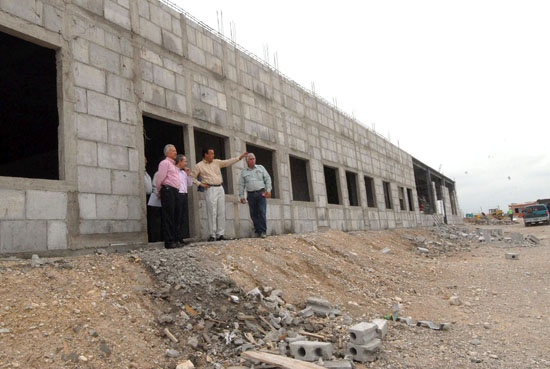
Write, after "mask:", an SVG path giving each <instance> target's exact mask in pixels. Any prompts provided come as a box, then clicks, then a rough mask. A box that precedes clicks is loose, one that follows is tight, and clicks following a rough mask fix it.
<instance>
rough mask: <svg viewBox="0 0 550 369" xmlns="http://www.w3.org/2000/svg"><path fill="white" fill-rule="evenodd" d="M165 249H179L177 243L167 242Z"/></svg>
mask: <svg viewBox="0 0 550 369" xmlns="http://www.w3.org/2000/svg"><path fill="white" fill-rule="evenodd" d="M164 247H166V248H167V249H177V248H178V243H177V242H165V243H164Z"/></svg>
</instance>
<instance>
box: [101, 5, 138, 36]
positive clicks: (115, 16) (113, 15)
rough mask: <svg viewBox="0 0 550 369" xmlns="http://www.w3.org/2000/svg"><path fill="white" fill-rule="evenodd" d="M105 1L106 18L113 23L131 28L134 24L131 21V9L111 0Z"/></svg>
mask: <svg viewBox="0 0 550 369" xmlns="http://www.w3.org/2000/svg"><path fill="white" fill-rule="evenodd" d="M104 1H105V8H104V10H105V18H106V19H108V20H110V21H111V22H113V23H116V24H118V25H119V26H121V27H124V28H126V29H127V30H130V29H131V28H132V25H131V23H130V11H129V10H128V9H126V8H123V7H122V6H119V5H118V4H115V3H114V2H112V1H110V0H104Z"/></svg>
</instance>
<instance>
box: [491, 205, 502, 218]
mask: <svg viewBox="0 0 550 369" xmlns="http://www.w3.org/2000/svg"><path fill="white" fill-rule="evenodd" d="M488 215H489V216H490V217H491V218H495V219H504V212H503V211H502V210H500V209H499V208H496V209H489V214H488Z"/></svg>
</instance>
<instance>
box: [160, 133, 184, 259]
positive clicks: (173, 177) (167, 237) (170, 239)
mask: <svg viewBox="0 0 550 369" xmlns="http://www.w3.org/2000/svg"><path fill="white" fill-rule="evenodd" d="M164 155H165V156H166V159H164V160H163V161H161V162H160V163H159V170H158V173H157V182H156V185H157V191H158V192H157V196H159V197H160V202H161V204H162V235H163V236H164V246H165V247H166V248H167V249H175V248H178V247H182V246H183V245H182V244H180V243H179V242H178V238H177V236H178V224H179V213H180V210H179V201H178V196H179V195H178V194H179V188H180V186H181V180H180V175H179V173H180V170H179V169H178V167H176V160H175V159H176V156H177V155H178V152H177V151H176V147H175V146H174V145H172V144H168V145H166V146H164Z"/></svg>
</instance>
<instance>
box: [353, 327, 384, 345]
mask: <svg viewBox="0 0 550 369" xmlns="http://www.w3.org/2000/svg"><path fill="white" fill-rule="evenodd" d="M377 328H378V326H377V325H376V324H373V323H367V322H361V323H359V324H356V325H354V326H353V327H351V328H350V329H349V336H350V339H351V342H352V343H353V344H356V345H365V344H367V343H369V342H370V341H372V340H373V339H375V338H376V337H377V336H378V333H376V329H377Z"/></svg>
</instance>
